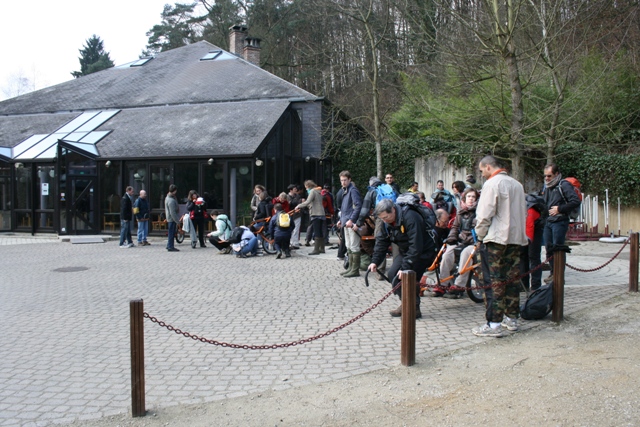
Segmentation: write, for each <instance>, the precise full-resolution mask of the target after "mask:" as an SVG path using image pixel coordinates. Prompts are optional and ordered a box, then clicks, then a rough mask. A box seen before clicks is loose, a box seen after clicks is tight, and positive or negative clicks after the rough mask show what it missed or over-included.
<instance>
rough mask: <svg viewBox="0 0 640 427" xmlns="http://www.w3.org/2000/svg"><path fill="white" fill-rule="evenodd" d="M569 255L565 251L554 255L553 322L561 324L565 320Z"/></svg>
mask: <svg viewBox="0 0 640 427" xmlns="http://www.w3.org/2000/svg"><path fill="white" fill-rule="evenodd" d="M566 262H567V254H566V252H564V251H555V252H554V253H553V309H552V310H553V312H552V313H551V320H553V321H554V322H560V321H561V320H563V319H564V270H565V265H566Z"/></svg>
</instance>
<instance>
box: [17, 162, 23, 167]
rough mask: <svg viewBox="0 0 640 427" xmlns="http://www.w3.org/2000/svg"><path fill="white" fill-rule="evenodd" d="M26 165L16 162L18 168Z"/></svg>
mask: <svg viewBox="0 0 640 427" xmlns="http://www.w3.org/2000/svg"><path fill="white" fill-rule="evenodd" d="M23 167H24V163H20V162H18V163H16V169H22V168H23Z"/></svg>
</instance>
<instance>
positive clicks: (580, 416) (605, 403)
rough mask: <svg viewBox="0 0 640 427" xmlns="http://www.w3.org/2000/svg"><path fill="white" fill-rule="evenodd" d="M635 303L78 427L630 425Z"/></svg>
mask: <svg viewBox="0 0 640 427" xmlns="http://www.w3.org/2000/svg"><path fill="white" fill-rule="evenodd" d="M639 314H640V295H638V294H624V295H622V296H620V297H617V298H614V299H612V300H609V301H607V302H604V303H602V304H600V305H598V306H596V307H591V308H589V309H587V310H583V311H581V312H578V313H575V314H573V315H571V316H566V317H565V321H564V322H562V323H561V324H555V323H553V322H551V321H550V320H549V319H550V316H549V317H547V319H546V320H544V321H541V324H540V326H538V327H536V328H533V329H530V330H527V331H524V332H518V333H514V334H511V335H510V336H508V337H504V338H500V339H496V338H487V341H486V342H484V343H482V344H479V345H475V346H472V347H468V348H465V349H462V350H458V351H454V352H451V353H448V354H444V355H440V356H437V357H430V358H426V357H422V358H420V357H418V360H417V363H416V365H415V366H412V367H408V368H407V367H403V366H397V367H394V368H390V369H384V370H380V371H376V372H373V373H368V374H363V375H360V376H356V377H351V378H348V379H345V380H341V381H333V382H329V383H324V384H319V385H310V386H303V387H298V388H293V389H288V390H284V391H268V392H264V393H259V394H252V395H249V396H244V397H240V398H235V399H229V400H224V401H219V402H213V403H209V404H201V405H194V406H175V407H169V408H158V409H150V410H149V413H148V415H147V416H146V417H142V418H131V417H130V416H128V415H127V416H125V415H121V416H115V417H109V418H104V419H101V420H98V421H93V422H87V421H82V422H77V423H75V424H74V425H76V426H83V427H86V426H89V427H102V426H109V427H112V426H122V427H124V426H130V427H134V426H135V427H140V426H147V427H157V426H158V427H159V426H175V427H187V426H189V427H199V426H345V427H346V426H376V427H384V426H426V425H437V426H465V425H488V426H493V425H547V426H574V425H575V426H577V425H579V426H598V427H602V426H635V425H638V424H639V421H638V420H640V345H638V343H639V342H640V340H639V338H640V337H639V335H640V332H639V331H640V316H639Z"/></svg>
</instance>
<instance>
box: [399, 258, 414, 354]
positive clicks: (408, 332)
mask: <svg viewBox="0 0 640 427" xmlns="http://www.w3.org/2000/svg"><path fill="white" fill-rule="evenodd" d="M400 280H402V291H401V292H402V332H401V334H402V335H401V340H400V363H402V364H403V365H404V366H413V365H415V363H416V298H417V295H416V294H417V292H416V272H415V271H411V270H407V271H403V272H402V273H401V275H400Z"/></svg>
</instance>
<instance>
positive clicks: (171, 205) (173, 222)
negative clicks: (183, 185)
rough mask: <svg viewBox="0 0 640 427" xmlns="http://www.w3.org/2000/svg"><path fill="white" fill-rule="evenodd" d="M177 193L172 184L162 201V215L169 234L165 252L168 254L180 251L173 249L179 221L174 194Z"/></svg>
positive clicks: (176, 200) (176, 188)
mask: <svg viewBox="0 0 640 427" xmlns="http://www.w3.org/2000/svg"><path fill="white" fill-rule="evenodd" d="M177 192H178V187H176V186H175V185H174V184H171V185H170V186H169V192H168V193H167V197H166V198H165V199H164V213H165V215H166V217H167V223H168V226H169V227H168V228H169V233H168V237H167V250H168V251H169V252H179V251H180V249H178V248H176V247H174V245H173V244H174V239H175V236H176V232H177V231H178V222H179V221H180V215H179V213H178V212H179V207H178V199H177V198H176V193H177Z"/></svg>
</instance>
